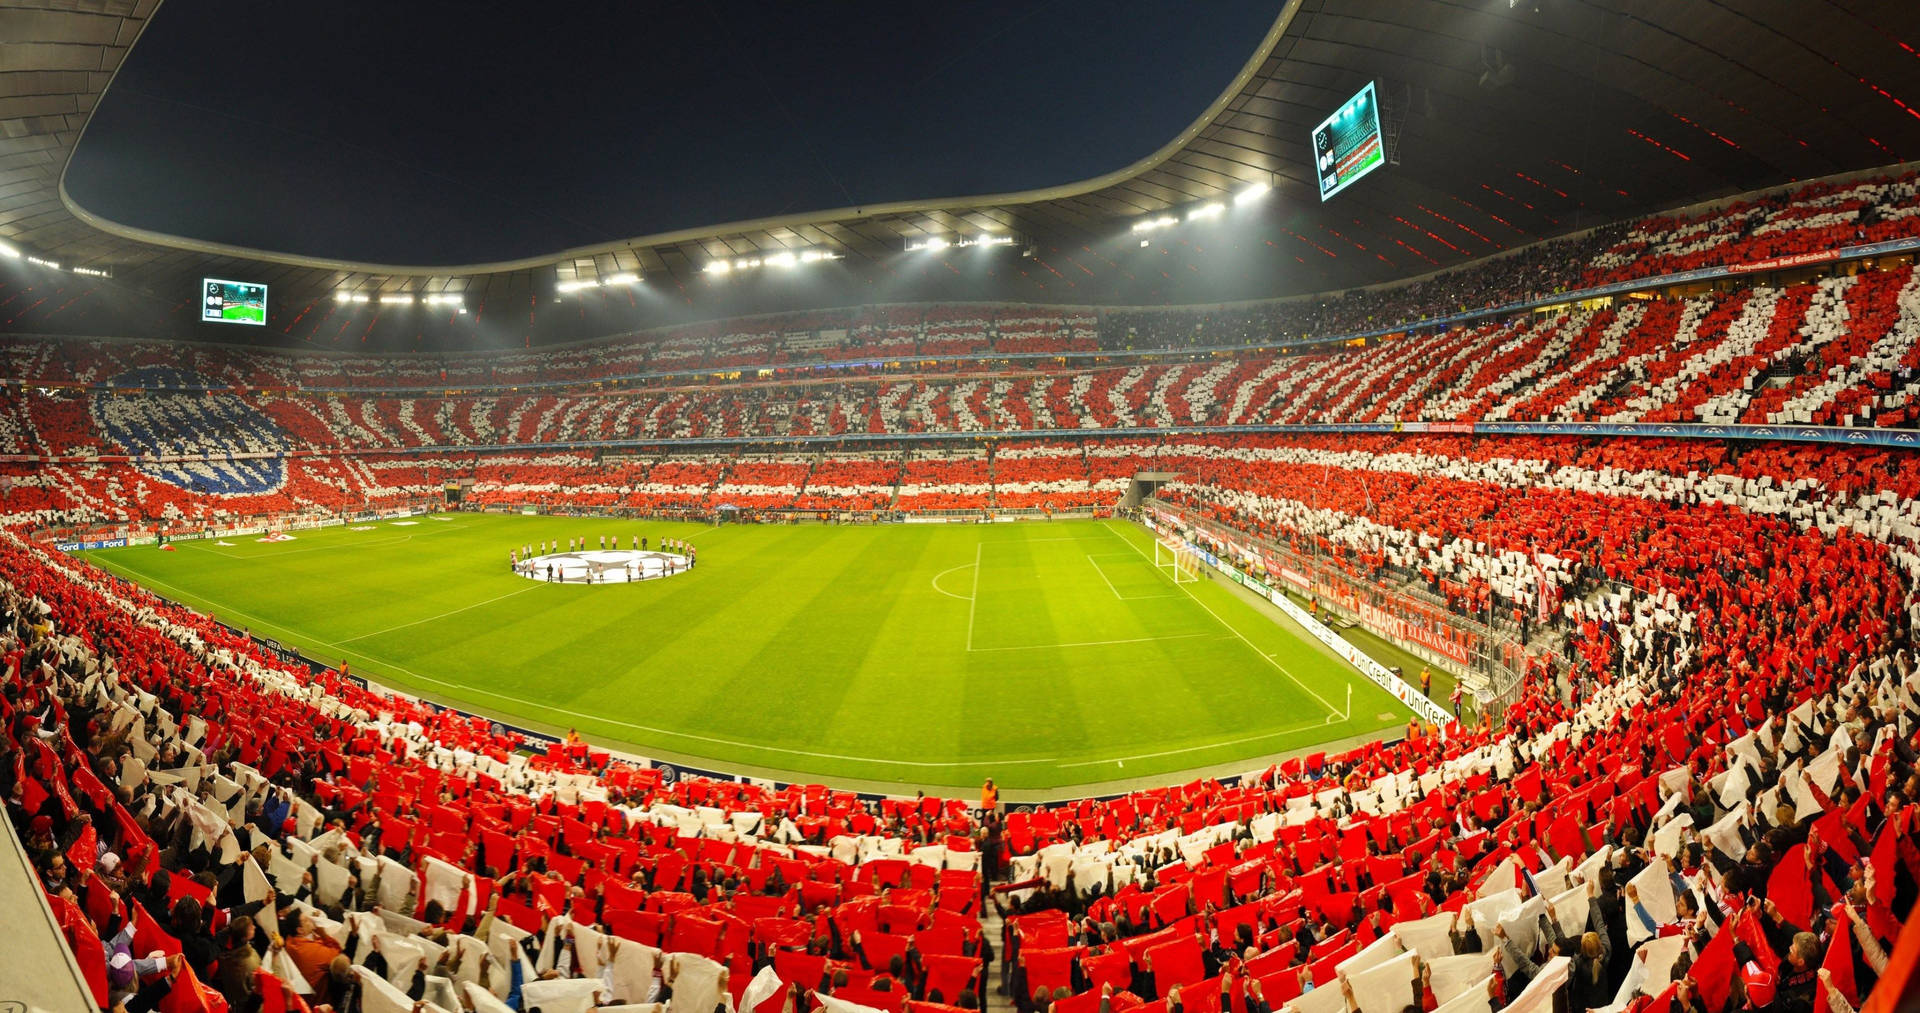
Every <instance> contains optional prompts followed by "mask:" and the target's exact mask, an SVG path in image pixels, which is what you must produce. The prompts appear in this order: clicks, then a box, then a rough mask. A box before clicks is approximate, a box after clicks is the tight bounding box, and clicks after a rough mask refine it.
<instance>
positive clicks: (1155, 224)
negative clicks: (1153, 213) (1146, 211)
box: [1133, 215, 1180, 232]
mask: <svg viewBox="0 0 1920 1013" xmlns="http://www.w3.org/2000/svg"><path fill="white" fill-rule="evenodd" d="M1178 224H1180V219H1178V218H1175V217H1173V216H1172V215H1161V216H1160V217H1158V218H1147V219H1144V220H1141V221H1137V222H1134V223H1133V231H1135V232H1152V231H1153V230H1154V229H1164V228H1166V227H1167V226H1169V225H1178Z"/></svg>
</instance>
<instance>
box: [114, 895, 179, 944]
mask: <svg viewBox="0 0 1920 1013" xmlns="http://www.w3.org/2000/svg"><path fill="white" fill-rule="evenodd" d="M127 913H128V915H129V916H130V918H131V920H132V922H133V952H135V953H137V954H139V955H141V956H146V955H147V954H149V953H152V952H153V951H155V950H159V951H160V952H162V953H165V954H167V955H168V956H172V955H173V954H176V953H179V952H180V940H178V939H175V938H174V937H173V936H172V935H170V934H168V933H167V931H166V930H164V929H162V928H161V927H160V924H159V923H158V922H155V921H154V920H153V916H152V915H150V914H148V913H147V909H146V908H144V907H142V906H140V902H139V901H132V900H130V901H128V902H127Z"/></svg>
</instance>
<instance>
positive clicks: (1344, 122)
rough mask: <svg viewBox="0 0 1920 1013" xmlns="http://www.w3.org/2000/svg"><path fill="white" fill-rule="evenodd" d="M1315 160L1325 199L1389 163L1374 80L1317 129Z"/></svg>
mask: <svg viewBox="0 0 1920 1013" xmlns="http://www.w3.org/2000/svg"><path fill="white" fill-rule="evenodd" d="M1313 161H1314V170H1315V171H1314V175H1315V176H1317V177H1318V178H1319V180H1320V199H1321V200H1326V199H1327V198H1329V197H1332V196H1333V195H1334V194H1337V193H1339V192H1340V191H1342V190H1345V189H1346V188H1347V187H1349V186H1351V185H1352V184H1353V182H1354V181H1355V180H1357V179H1359V178H1360V177H1362V176H1364V175H1366V174H1367V173H1369V172H1372V171H1373V170H1375V169H1378V168H1380V167H1381V166H1382V165H1385V164H1386V161H1387V153H1386V148H1385V146H1384V145H1383V143H1382V141H1381V139H1380V103H1379V100H1378V99H1377V98H1376V97H1375V95H1374V90H1373V82H1372V81H1368V82H1367V86H1366V87H1365V88H1362V89H1360V93H1359V94H1357V95H1355V96H1354V97H1352V98H1350V99H1348V100H1347V102H1346V104H1345V105H1343V106H1341V107H1340V108H1339V109H1337V110H1335V111H1334V114H1333V115H1332V116H1329V117H1327V118H1326V119H1324V120H1322V121H1320V125H1319V126H1317V127H1314V128H1313Z"/></svg>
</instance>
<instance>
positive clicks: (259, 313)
mask: <svg viewBox="0 0 1920 1013" xmlns="http://www.w3.org/2000/svg"><path fill="white" fill-rule="evenodd" d="M220 315H221V316H222V317H224V318H226V319H228V320H251V321H253V322H254V323H257V324H263V323H266V322H267V308H266V307H265V306H262V305H260V304H259V303H228V304H227V305H225V306H223V307H221V308H220Z"/></svg>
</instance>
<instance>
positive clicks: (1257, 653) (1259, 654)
mask: <svg viewBox="0 0 1920 1013" xmlns="http://www.w3.org/2000/svg"><path fill="white" fill-rule="evenodd" d="M1100 526H1101V527H1103V528H1106V529H1107V532H1108V533H1109V534H1111V535H1113V537H1115V538H1118V539H1119V540H1120V541H1121V542H1123V543H1125V545H1126V546H1127V548H1130V549H1132V550H1133V551H1135V552H1138V553H1140V558H1142V559H1145V560H1146V561H1147V562H1149V563H1151V562H1153V559H1152V557H1150V556H1148V555H1147V554H1146V552H1145V551H1143V550H1142V549H1141V548H1140V546H1138V545H1135V544H1133V539H1131V538H1128V537H1127V536H1125V535H1123V534H1121V533H1120V532H1119V531H1118V530H1116V529H1115V528H1114V526H1113V522H1112V521H1107V522H1105V523H1103V524H1101V525H1100ZM1156 569H1157V568H1156ZM1174 586H1175V587H1177V588H1179V589H1180V590H1182V591H1185V592H1186V595H1187V597H1189V598H1192V599H1193V603H1194V604H1195V605H1198V606H1200V607H1201V608H1203V609H1206V612H1207V614H1208V615H1210V616H1212V617H1213V618H1214V620H1215V621H1217V622H1218V623H1219V624H1220V625H1222V626H1225V627H1226V628H1227V630H1228V631H1229V632H1231V633H1232V634H1233V635H1234V636H1236V637H1239V638H1240V642H1241V643H1243V644H1246V645H1247V647H1248V649H1250V650H1252V651H1253V655H1254V657H1256V658H1259V659H1260V660H1261V661H1264V662H1266V663H1267V664H1269V665H1272V666H1273V667H1274V668H1277V669H1279V670H1280V674H1281V675H1284V676H1286V677H1287V678H1289V679H1292V680H1293V684H1294V685H1296V686H1298V687H1300V688H1301V689H1303V690H1306V691H1307V695H1308V696H1310V697H1313V698H1314V699H1315V700H1318V701H1320V706H1322V707H1324V708H1326V711H1327V713H1328V714H1329V715H1333V714H1338V713H1340V710H1339V708H1337V707H1335V706H1334V705H1332V704H1330V703H1328V702H1327V698H1326V697H1324V696H1321V695H1320V694H1318V693H1316V692H1314V691H1313V687H1312V686H1309V685H1307V684H1306V683H1304V682H1301V681H1300V677H1299V676H1297V675H1295V674H1293V673H1292V672H1289V671H1287V666H1285V665H1282V664H1281V663H1280V662H1279V661H1277V660H1275V659H1274V658H1271V657H1269V656H1268V655H1267V652H1265V651H1263V650H1261V649H1260V646H1259V645H1258V644H1255V643H1254V642H1253V641H1251V640H1248V639H1247V635H1246V634H1244V633H1242V632H1240V629H1239V627H1236V626H1234V625H1233V624H1232V623H1230V622H1227V621H1226V620H1225V619H1223V618H1221V616H1220V613H1218V612H1215V611H1214V610H1213V609H1212V608H1210V607H1208V605H1207V603H1206V602H1203V601H1201V600H1200V596H1199V595H1196V594H1194V593H1193V592H1192V591H1191V590H1189V589H1188V588H1187V586H1186V585H1185V584H1179V583H1176V584H1174ZM1349 685H1351V684H1349Z"/></svg>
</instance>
